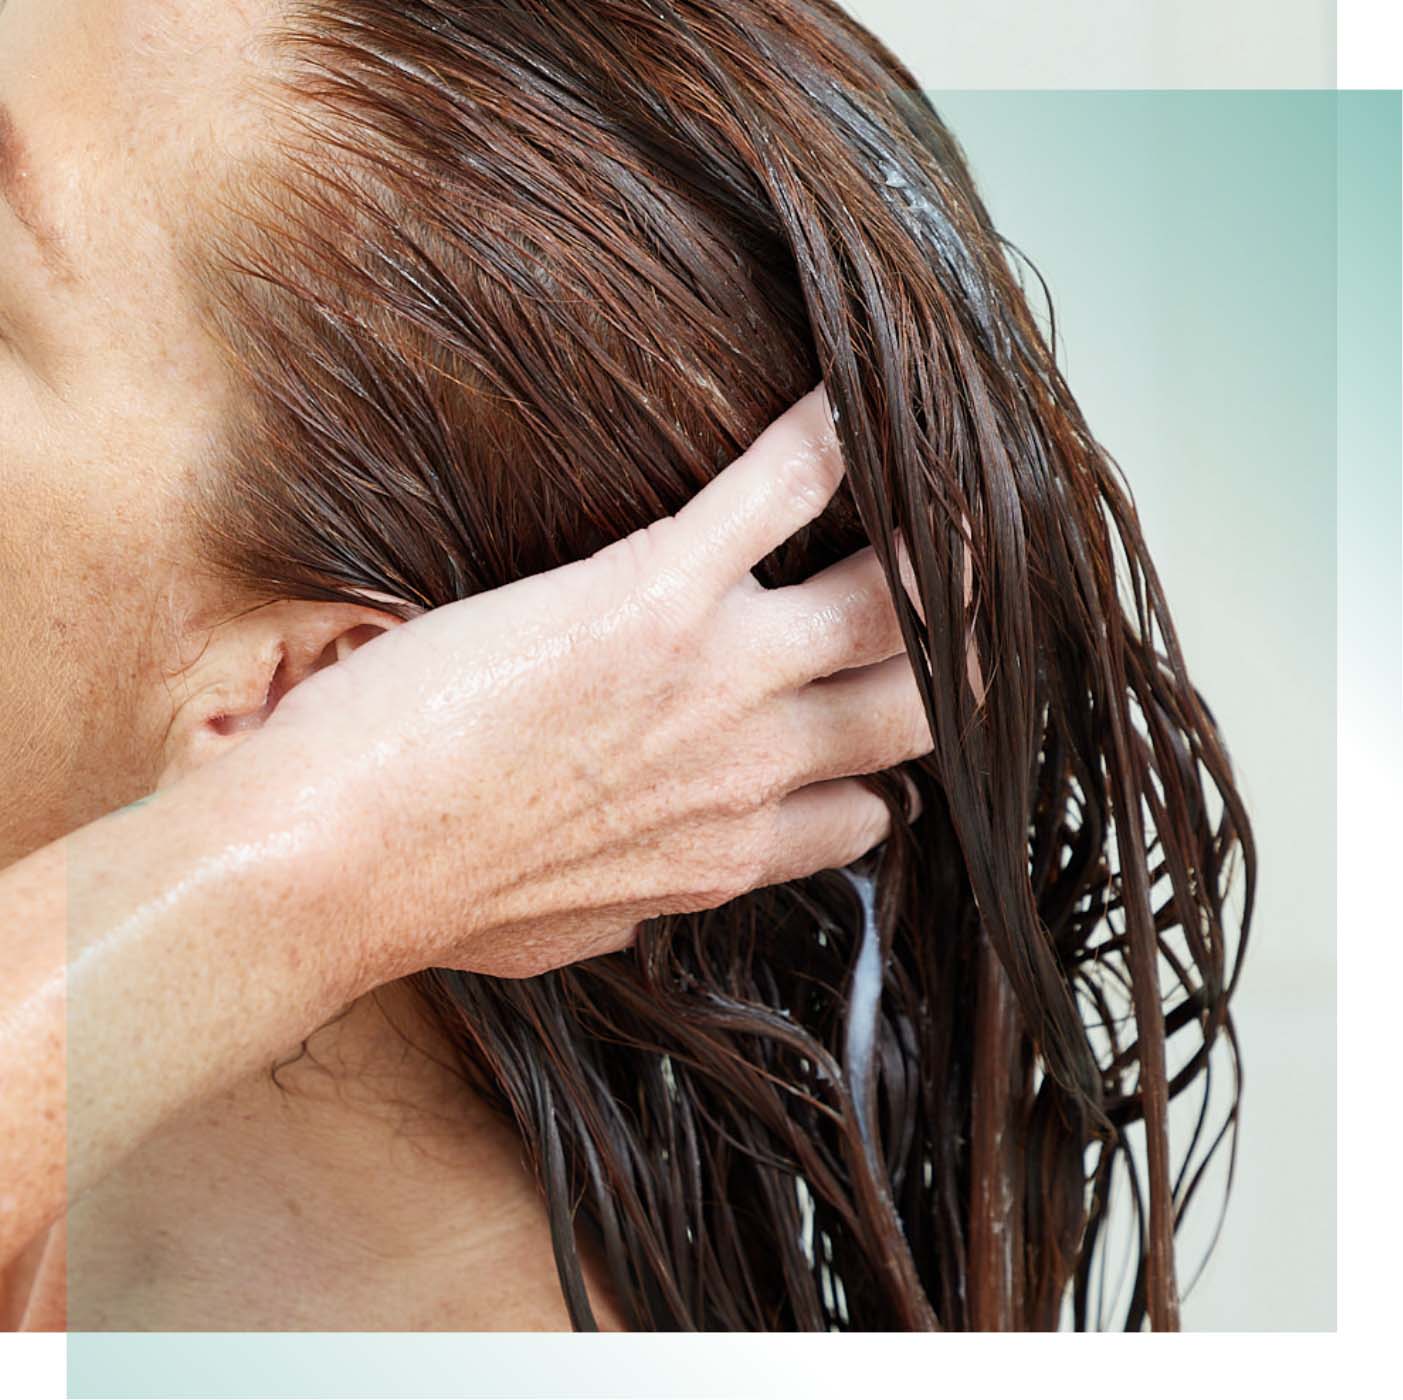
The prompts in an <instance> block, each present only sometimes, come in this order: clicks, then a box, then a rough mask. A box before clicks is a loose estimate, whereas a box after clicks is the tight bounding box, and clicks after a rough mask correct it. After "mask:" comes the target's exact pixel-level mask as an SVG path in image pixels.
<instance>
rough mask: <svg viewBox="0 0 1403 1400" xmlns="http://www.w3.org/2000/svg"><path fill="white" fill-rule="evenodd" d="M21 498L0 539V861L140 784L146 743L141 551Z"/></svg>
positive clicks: (88, 817) (117, 801)
mask: <svg viewBox="0 0 1403 1400" xmlns="http://www.w3.org/2000/svg"><path fill="white" fill-rule="evenodd" d="M28 504H29V505H30V506H31V507H32V508H31V509H29V510H27V511H25V510H20V509H18V508H16V509H14V510H13V511H12V512H11V515H10V520H9V523H8V525H7V526H6V528H5V532H4V539H3V542H0V597H3V598H4V600H5V603H4V607H3V609H0V864H8V863H9V862H10V861H13V860H15V859H18V857H19V856H20V855H23V854H25V853H26V852H27V851H29V850H33V849H35V848H36V847H38V846H41V845H44V844H45V843H47V842H49V841H52V840H56V839H57V838H58V837H59V836H62V835H64V834H66V833H67V832H69V831H72V830H74V829H76V828H77V827H79V826H82V825H84V824H86V823H87V822H90V821H93V820H95V819H96V818H97V817H99V816H101V815H102V814H103V813H104V812H107V811H111V810H112V809H113V808H114V807H118V806H121V805H122V803H123V802H125V801H130V800H132V798H133V797H135V796H139V795H141V790H142V784H143V783H144V782H145V781H146V778H147V775H146V773H145V772H144V771H143V769H144V767H145V766H146V760H147V759H148V758H149V750H150V735H149V732H144V731H143V729H142V726H141V724H140V723H139V722H138V721H139V719H140V717H141V715H142V710H141V707H140V705H139V704H138V700H139V698H140V695H141V694H142V689H141V686H140V682H139V677H140V674H141V666H140V663H141V660H142V658H143V657H144V654H145V652H146V650H147V647H146V638H145V636H144V630H145V629H144V626H143V619H149V616H150V612H151V610H150V607H149V606H148V605H147V604H146V603H145V602H144V598H145V596H146V594H147V588H146V586H145V585H144V583H143V579H144V575H143V569H142V567H141V563H140V558H139V556H135V555H134V554H133V553H132V551H131V550H130V549H127V548H116V547H115V546H116V544H117V540H116V539H110V540H106V541H104V539H103V536H102V531H101V530H100V529H97V528H86V529H84V528H75V526H74V522H73V520H72V518H71V516H69V515H67V514H66V513H65V512H63V511H55V510H52V509H49V510H45V509H44V508H43V507H42V505H41V503H40V502H37V501H35V500H33V498H32V497H31V499H30V500H29V502H28ZM48 504H49V505H50V506H52V504H53V502H52V501H50V502H48ZM16 506H18V502H16Z"/></svg>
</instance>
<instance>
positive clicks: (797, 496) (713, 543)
mask: <svg viewBox="0 0 1403 1400" xmlns="http://www.w3.org/2000/svg"><path fill="white" fill-rule="evenodd" d="M843 467H844V464H843V454H842V451H841V449H840V448H839V446H838V434H837V432H836V430H835V428H834V425H833V410H832V407H831V405H830V403H829V399H828V391H827V389H826V388H825V387H824V385H822V384H819V385H818V387H817V388H815V389H811V390H810V391H809V392H808V393H807V394H805V395H804V397H803V398H802V399H800V400H799V401H798V403H796V404H794V405H793V407H791V408H789V409H786V410H785V412H784V413H782V414H781V415H780V416H779V417H778V418H776V419H775V420H774V422H773V423H771V424H770V425H769V426H768V427H767V428H766V429H765V431H764V432H762V433H761V434H760V436H759V437H758V438H756V439H755V441H754V442H753V443H752V444H751V445H750V446H749V447H748V448H747V449H746V450H745V451H744V452H743V453H742V454H741V455H740V456H739V457H737V458H736V460H735V461H734V462H732V463H731V464H730V465H729V466H727V467H726V468H725V470H723V471H722V472H721V473H720V474H719V475H718V476H717V477H716V478H715V479H714V480H712V481H709V482H708V483H707V484H706V485H705V486H704V487H703V488H702V489H701V490H700V491H699V492H698V493H697V494H696V495H695V496H694V497H693V498H692V499H691V500H690V501H688V502H687V504H686V505H685V506H683V507H682V509H681V510H680V511H678V512H677V515H676V517H675V524H676V526H677V531H676V538H677V539H679V540H680V541H682V548H683V550H684V552H686V553H687V554H688V555H689V556H690V557H694V558H699V559H704V560H705V562H706V565H707V568H708V569H709V570H710V571H711V572H712V574H713V576H714V577H716V579H717V582H718V583H719V584H720V585H721V586H722V587H723V588H729V587H731V586H732V585H733V584H735V583H736V582H738V581H739V580H740V579H742V578H743V577H744V576H745V575H746V574H747V573H748V572H749V571H750V570H751V569H753V568H754V567H755V565H756V564H758V563H759V562H760V560H762V559H763V558H764V557H765V556H766V555H767V554H769V553H770V552H771V551H772V550H774V549H777V548H778V547H779V546H780V545H781V544H783V543H784V541H785V540H787V539H788V538H789V536H790V535H792V534H793V533H794V532H795V531H796V530H798V529H800V528H801V527H802V526H804V525H807V524H808V523H809V521H811V520H814V519H816V518H817V517H818V516H819V515H821V514H822V513H823V510H824V508H825V507H826V506H827V505H828V503H829V501H831V500H832V499H833V493H834V492H835V491H837V489H838V484H839V482H841V481H842V479H843Z"/></svg>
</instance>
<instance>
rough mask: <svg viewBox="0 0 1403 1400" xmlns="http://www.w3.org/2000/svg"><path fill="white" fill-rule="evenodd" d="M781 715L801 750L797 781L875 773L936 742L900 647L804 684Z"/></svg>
mask: <svg viewBox="0 0 1403 1400" xmlns="http://www.w3.org/2000/svg"><path fill="white" fill-rule="evenodd" d="M786 716H787V718H786V722H787V723H789V724H792V725H794V726H795V731H796V733H797V734H798V735H799V736H800V738H799V742H800V746H801V749H802V752H803V754H804V755H806V757H805V759H804V760H803V762H804V764H805V767H804V768H803V770H802V772H801V774H800V781H802V782H815V781H818V780H821V779H827V778H847V777H853V776H855V775H857V774H860V773H875V772H878V771H879V770H880V769H883V768H891V767H893V766H894V765H896V764H898V763H904V762H906V761H907V760H908V759H912V758H919V757H921V756H922V755H923V754H928V753H930V751H931V750H932V749H933V748H934V747H935V745H934V741H933V739H932V737H931V732H930V722H929V720H928V719H927V718H926V712H925V707H924V706H923V705H922V703H921V694H920V690H919V689H918V688H917V685H916V677H915V673H914V672H913V671H912V669H911V661H910V658H909V657H908V656H907V655H906V653H905V652H904V651H903V652H902V653H901V654H900V655H898V656H893V657H891V658H890V659H889V660H886V661H881V662H878V663H877V664H875V665H872V666H862V667H859V668H857V669H855V670H850V671H840V672H839V673H838V674H837V675H835V676H829V677H827V678H826V679H823V680H817V681H814V682H812V683H811V684H810V685H806V686H804V687H803V689H802V690H799V691H797V692H796V693H795V694H794V695H793V697H791V699H790V701H789V704H788V706H787V709H786Z"/></svg>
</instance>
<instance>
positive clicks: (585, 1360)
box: [68, 92, 1403, 1400]
mask: <svg viewBox="0 0 1403 1400" xmlns="http://www.w3.org/2000/svg"><path fill="white" fill-rule="evenodd" d="M1103 95H1104V96H1105V98H1106V100H1107V102H1108V103H1113V102H1114V101H1115V98H1116V97H1117V96H1118V94H1115V93H1106V94H1103ZM1136 95H1137V96H1142V94H1136ZM1012 96H1014V97H1015V98H1016V99H1017V100H1019V101H1021V102H1023V103H1025V104H1026V103H1027V102H1028V101H1029V99H1030V97H1034V96H1036V97H1038V98H1043V99H1046V101H1047V102H1048V103H1049V109H1048V110H1049V111H1052V110H1054V109H1055V104H1056V103H1057V101H1058V98H1059V94H1057V93H1052V92H1049V93H1042V94H1029V93H1018V94H1012ZM1080 96H1081V97H1082V98H1083V99H1084V97H1085V95H1084V94H1082V95H1080ZM1175 96H1176V97H1178V98H1180V99H1181V100H1188V99H1190V98H1192V97H1193V96H1195V95H1193V94H1184V93H1180V94H1175ZM1203 96H1204V98H1205V99H1210V100H1211V99H1212V98H1214V97H1220V96H1221V94H1203ZM1272 96H1273V97H1274V98H1277V99H1280V98H1281V97H1282V96H1284V95H1283V94H1281V93H1276V94H1272ZM1302 96H1306V94H1302ZM1308 96H1309V98H1310V100H1311V101H1312V102H1315V103H1319V102H1321V101H1327V100H1329V99H1328V98H1327V97H1325V96H1324V95H1322V94H1320V93H1310V94H1308ZM1332 96H1333V100H1334V102H1335V104H1336V107H1335V115H1336V130H1337V139H1338V146H1337V151H1336V160H1337V169H1336V174H1337V180H1338V186H1337V196H1338V198H1337V216H1338V245H1337V251H1338V258H1339V265H1338V283H1337V302H1336V307H1335V311H1336V316H1337V328H1338V348H1337V385H1338V408H1339V413H1338V429H1337V433H1338V436H1337V452H1338V458H1337V470H1338V483H1337V484H1338V498H1337V499H1338V511H1339V515H1338V530H1339V560H1338V568H1339V586H1340V604H1341V606H1340V609H1339V616H1340V623H1339V627H1340V635H1339V644H1340V646H1339V660H1340V665H1341V667H1342V671H1343V674H1342V677H1341V679H1342V682H1343V683H1344V684H1347V685H1349V686H1350V687H1351V688H1353V689H1355V690H1356V691H1357V692H1359V693H1370V694H1373V695H1376V696H1377V697H1379V699H1378V704H1379V705H1380V706H1382V705H1384V704H1387V703H1388V701H1387V699H1386V698H1385V697H1390V696H1392V697H1396V696H1397V694H1398V692H1399V687H1400V684H1403V658H1400V650H1399V645H1398V627H1397V616H1396V600H1397V599H1398V597H1399V594H1400V589H1403V577H1400V559H1399V549H1398V536H1397V528H1398V522H1399V517H1400V480H1399V462H1400V455H1403V442H1400V396H1399V380H1400V372H1403V343H1401V342H1400V326H1399V319H1398V308H1399V299H1400V271H1399V263H1398V249H1399V246H1400V241H1403V230H1400V219H1399V194H1400V191H1399V160H1400V132H1399V116H1400V94H1399V93H1397V92H1341V93H1337V94H1333V95H1332ZM992 98H993V95H992V94H981V98H980V100H981V101H985V102H987V101H990V100H992ZM1109 110H1110V109H1109V108H1108V112H1109ZM956 129H957V130H958V128H956ZM1031 251H1032V252H1033V253H1034V255H1035V256H1036V249H1035V248H1034V249H1032V250H1031ZM1053 291H1054V297H1055V296H1056V288H1055V287H1054V289H1053ZM1074 388H1075V382H1074ZM1390 600H1393V602H1392V603H1390ZM861 1340H863V1339H846V1338H757V1337H742V1336H736V1337H726V1338H718V1337H705V1338H699V1337H670V1336H652V1337H630V1338H617V1337H591V1338H585V1337H570V1336H560V1335H548V1336H518V1335H511V1334H481V1335H478V1334H466V1335H452V1334H433V1333H429V1334H410V1335H402V1334H392V1333H385V1334H377V1333H351V1334H340V1333H331V1334H321V1333H282V1334H262V1333H254V1334H238V1333H208V1334H207V1333H188V1334H180V1333H177V1334H134V1333H74V1334H71V1335H70V1337H69V1339H68V1377H69V1392H68V1393H69V1394H70V1395H71V1396H74V1397H113V1400H116V1398H117V1397H149V1400H163V1398H164V1397H175V1396H188V1397H224V1396H243V1397H250V1400H252V1397H280V1396H289V1397H290V1396H297V1397H321V1396H328V1397H329V1396H345V1397H362V1396H364V1397H380V1396H385V1397H390V1396H424V1397H432V1396H449V1395H453V1396H464V1397H469V1396H473V1397H475V1396H489V1395H491V1396H532V1397H538V1396H539V1397H544V1396H563V1395H571V1396H581V1397H583V1396H595V1395H599V1396H604V1395H608V1396H617V1397H624V1396H635V1395H652V1396H698V1395H753V1394H762V1393H765V1392H771V1393H794V1391H795V1389H796V1387H804V1388H806V1389H812V1390H813V1391H814V1392H815V1393H831V1390H830V1387H831V1382H832V1379H833V1376H834V1374H835V1369H836V1371H842V1372H843V1373H844V1375H845V1377H846V1378H847V1379H849V1380H851V1379H852V1373H851V1372H849V1371H847V1369H846V1368H845V1367H838V1368H833V1366H832V1363H833V1362H834V1361H836V1360H837V1359H838V1357H839V1356H841V1355H843V1354H846V1355H848V1356H850V1357H851V1356H852V1355H853V1354H854V1353H853V1352H852V1351H850V1350H848V1351H846V1352H844V1351H835V1348H842V1347H844V1344H845V1343H848V1342H858V1341H861ZM868 1340H870V1339H868ZM940 1345H941V1344H940V1343H939V1342H937V1341H934V1340H933V1339H927V1338H901V1337H893V1338H885V1339H883V1341H882V1347H883V1363H882V1375H881V1379H880V1382H878V1381H877V1378H876V1377H875V1376H872V1377H871V1379H872V1381H873V1382H874V1383H879V1384H880V1385H881V1387H882V1388H883V1389H884V1390H885V1389H887V1388H889V1387H890V1386H891V1384H893V1383H894V1382H896V1381H898V1380H900V1379H901V1378H903V1377H910V1378H911V1379H915V1378H916V1377H917V1376H921V1377H922V1378H923V1379H925V1380H926V1381H930V1380H931V1379H934V1378H935V1377H938V1375H939V1372H934V1373H932V1371H931V1369H930V1368H931V1366H932V1363H933V1361H934V1355H933V1353H932V1352H931V1351H930V1350H928V1349H927V1348H929V1347H931V1346H940ZM918 1346H919V1347H920V1348H921V1349H920V1350H919V1351H918V1350H917V1349H916V1348H917V1347H918ZM801 1348H802V1349H801ZM864 1355H866V1356H867V1358H868V1359H869V1360H873V1359H875V1355H874V1353H871V1352H867V1353H864ZM995 1355H996V1353H990V1354H989V1359H990V1360H992V1359H993V1357H994V1356H995ZM966 1356H968V1354H966Z"/></svg>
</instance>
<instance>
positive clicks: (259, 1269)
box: [68, 984, 618, 1331]
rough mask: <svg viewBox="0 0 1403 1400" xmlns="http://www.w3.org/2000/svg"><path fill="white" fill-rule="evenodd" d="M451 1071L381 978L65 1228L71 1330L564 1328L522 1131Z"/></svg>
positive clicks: (133, 1167)
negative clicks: (378, 985)
mask: <svg viewBox="0 0 1403 1400" xmlns="http://www.w3.org/2000/svg"><path fill="white" fill-rule="evenodd" d="M452 1065H453V1060H452V1053H451V1049H450V1047H449V1046H448V1045H447V1044H446V1043H445V1042H444V1041H443V1039H442V1037H441V1035H440V1034H439V1033H438V1032H437V1031H436V1029H435V1028H434V1027H433V1026H432V1025H431V1023H430V1021H429V1018H428V1017H427V1016H426V1015H425V1014H424V1013H423V1011H422V1010H421V1008H420V1007H419V1006H418V1003H417V999H416V998H415V996H414V994H413V992H412V991H411V989H409V988H408V987H407V986H406V985H405V984H395V985H393V986H390V987H388V988H382V989H381V990H380V991H379V992H378V993H376V994H374V995H373V996H370V997H365V998H362V999H361V1000H360V1001H357V1002H355V1003H354V1004H353V1005H352V1006H351V1007H350V1008H348V1010H347V1011H346V1012H345V1013H344V1014H343V1015H342V1016H341V1017H339V1018H337V1020H335V1021H333V1022H331V1023H330V1024H328V1025H327V1026H324V1027H322V1028H321V1029H320V1030H319V1031H317V1032H316V1034H315V1035H313V1036H312V1037H311V1038H310V1039H309V1041H308V1043H307V1047H306V1052H305V1053H302V1054H299V1050H298V1048H296V1047H294V1048H293V1049H292V1050H291V1051H290V1052H289V1054H288V1056H287V1057H285V1063H284V1064H283V1065H282V1067H281V1068H279V1069H278V1070H277V1073H276V1078H274V1076H272V1075H269V1074H261V1075H259V1076H256V1077H255V1078H253V1079H250V1080H248V1081H246V1082H244V1083H242V1084H240V1085H238V1086H237V1087H236V1088H235V1089H233V1090H231V1091H230V1092H229V1093H227V1094H224V1095H221V1096H220V1097H219V1098H217V1099H213V1100H210V1101H208V1102H206V1103H203V1104H201V1105H199V1106H197V1107H196V1108H194V1109H192V1110H191V1111H189V1112H188V1113H186V1114H185V1115H183V1116H182V1117H181V1118H180V1119H178V1120H177V1121H175V1122H173V1123H171V1124H170V1125H168V1126H167V1127H166V1128H165V1129H164V1130H163V1131H162V1132H161V1133H160V1134H159V1135H158V1136H157V1137H155V1138H153V1139H152V1140H150V1141H149V1142H147V1143H146V1144H145V1145H144V1146H143V1147H142V1149H141V1150H140V1151H139V1152H138V1153H137V1154H135V1155H134V1156H133V1157H132V1158H130V1159H129V1160H128V1161H127V1162H126V1163H124V1165H123V1167H122V1168H121V1169H120V1170H119V1171H118V1172H116V1173H114V1174H113V1175H112V1176H111V1177H109V1178H108V1179H107V1180H106V1181H104V1182H103V1183H101V1185H100V1186H99V1187H97V1188H96V1189H95V1190H94V1191H92V1192H90V1193H89V1194H88V1195H87V1196H86V1197H85V1198H84V1199H83V1200H82V1201H81V1202H79V1203H78V1204H77V1205H76V1206H75V1207H74V1209H73V1210H72V1211H71V1212H70V1214H69V1226H68V1242H69V1296H70V1316H69V1326H70V1327H71V1328H73V1329H75V1330H107V1329H119V1330H129V1329H153V1330H187V1329H190V1330H208V1329H230V1328H233V1329H237V1330H262V1329H271V1330H280V1331H281V1330H301V1329H304V1328H307V1329H313V1330H324V1329H330V1330H342V1329H345V1330H358V1331H359V1330H393V1331H401V1330H402V1331H417V1330H434V1329H448V1330H465V1331H470V1330H488V1329H494V1328H510V1329H513V1330H515V1329H527V1330H536V1329H557V1328H559V1329H565V1328H568V1327H569V1320H568V1316H567V1314H566V1312H565V1307H564V1303H563V1302H562V1301H561V1298H560V1288H559V1284H558V1282H557V1280H556V1274H555V1266H554V1262H553V1259H552V1254H551V1248H550V1236H549V1229H548V1226H547V1222H546V1215H545V1209H544V1204H543V1202H542V1200H541V1197H540V1194H539V1192H538V1190H537V1188H536V1186H535V1183H534V1181H533V1180H532V1179H531V1177H530V1176H529V1174H528V1172H527V1169H526V1168H525V1166H524V1164H523V1162H522V1153H521V1148H520V1143H519V1140H518V1138H517V1135H516V1133H515V1131H514V1130H513V1129H512V1128H511V1126H510V1125H509V1124H506V1123H504V1122H502V1120H501V1119H500V1118H499V1117H498V1116H497V1115H496V1114H494V1113H492V1112H491V1111H490V1110H489V1109H488V1108H487V1107H486V1106H485V1105H484V1104H483V1103H482V1102H481V1101H480V1100H479V1099H478V1098H477V1097H476V1095H474V1094H473V1093H472V1091H471V1090H470V1089H469V1088H468V1087H467V1085H466V1084H465V1083H464V1082H463V1080H462V1079H461V1077H460V1076H459V1075H458V1073H457V1072H456V1071H455V1070H454V1069H453V1068H452ZM591 1275H593V1279H594V1280H595V1281H593V1282H592V1286H591V1292H592V1293H593V1294H594V1295H595V1298H596V1305H597V1308H596V1311H597V1314H598V1316H599V1320H600V1325H601V1326H615V1325H618V1323H617V1319H616V1315H615V1313H614V1311H613V1309H612V1307H611V1306H610V1305H609V1304H608V1302H607V1300H605V1299H604V1297H603V1292H602V1287H601V1286H600V1285H599V1284H598V1283H597V1279H598V1274H597V1271H596V1270H593V1269H592V1268H591V1267H590V1264H589V1262H588V1261H587V1277H590V1276H591Z"/></svg>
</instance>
